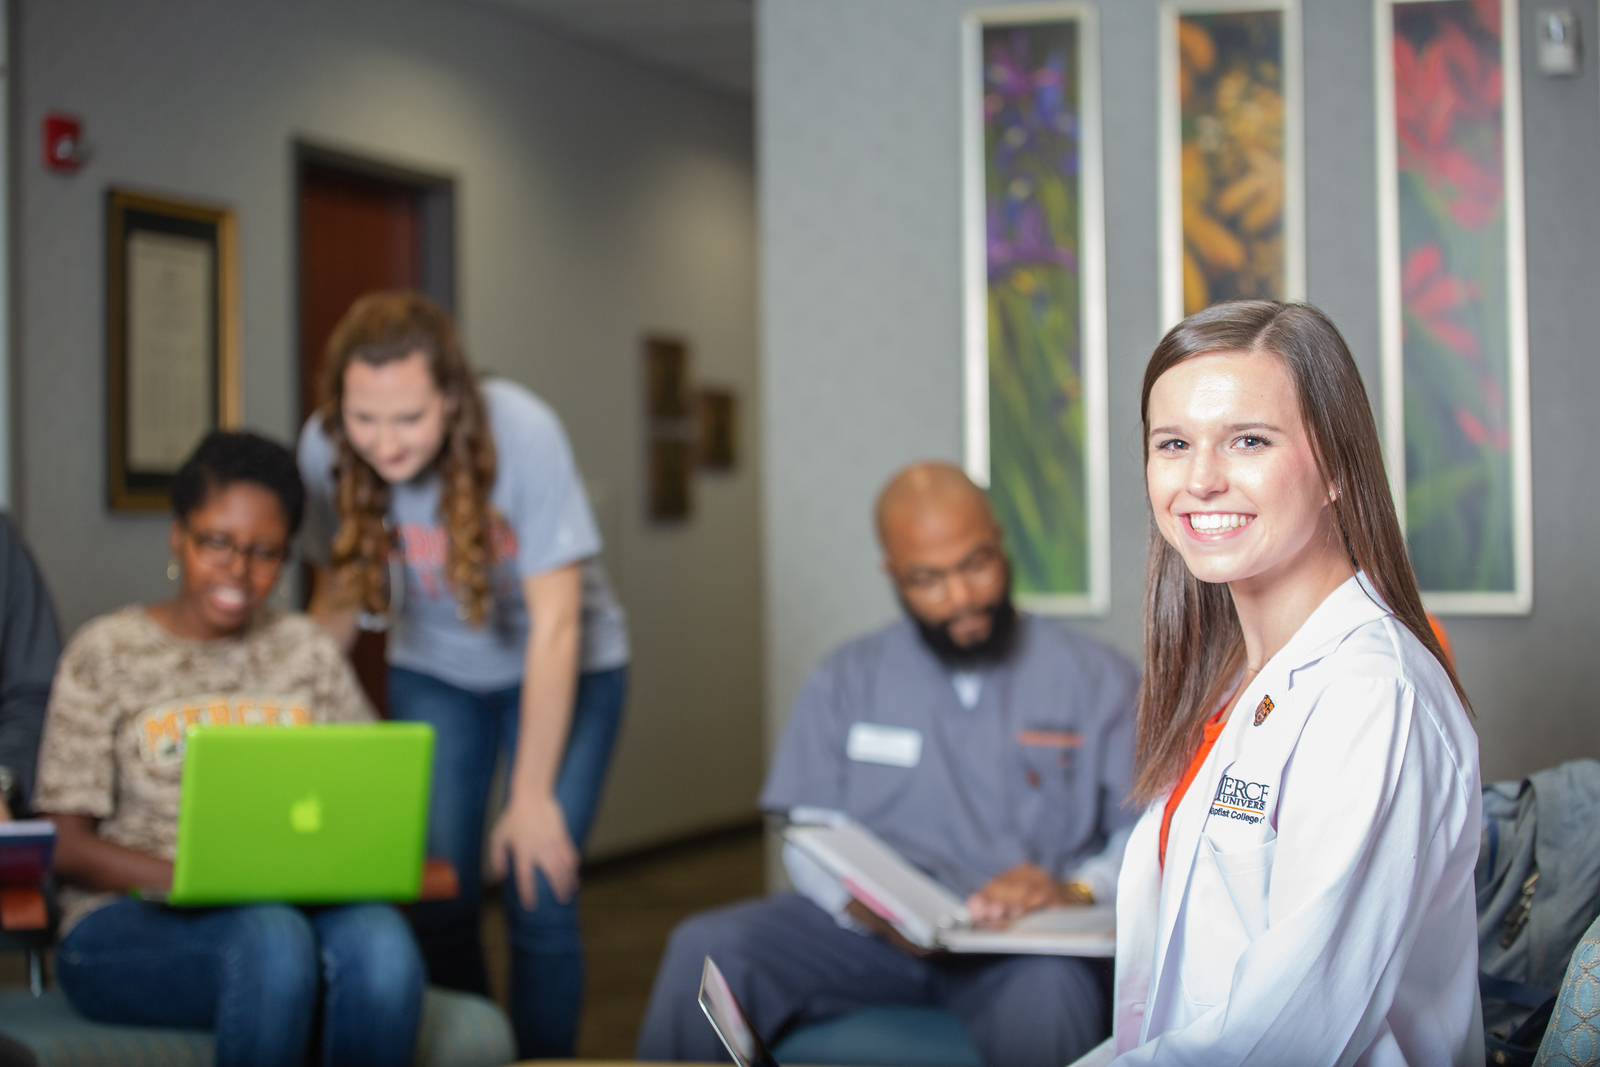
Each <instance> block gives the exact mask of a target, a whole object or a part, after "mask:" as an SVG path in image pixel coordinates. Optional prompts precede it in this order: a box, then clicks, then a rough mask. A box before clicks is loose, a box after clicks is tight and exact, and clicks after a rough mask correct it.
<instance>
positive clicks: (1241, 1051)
mask: <svg viewBox="0 0 1600 1067" xmlns="http://www.w3.org/2000/svg"><path fill="white" fill-rule="evenodd" d="M1376 601H1377V597H1376V596H1375V595H1372V594H1371V593H1370V588H1369V587H1368V586H1367V585H1366V584H1365V582H1364V580H1363V579H1362V578H1360V577H1357V578H1352V579H1350V580H1349V581H1348V582H1346V583H1345V584H1344V585H1342V586H1340V587H1339V588H1338V589H1337V590H1335V591H1334V592H1333V593H1332V594H1330V595H1329V596H1328V598H1327V599H1326V600H1325V601H1323V603H1322V604H1321V605H1320V606H1319V607H1318V608H1317V610H1316V611H1315V612H1313V613H1312V615H1311V617H1310V618H1309V619H1307V620H1306V622H1305V625H1303V626H1302V627H1301V628H1300V630H1299V631H1298V632H1297V633H1296V634H1295V635H1294V637H1293V638H1292V639H1291V640H1290V641H1289V643H1288V644H1287V645H1285V646H1284V648H1283V650H1282V651H1280V652H1279V653H1278V654H1277V655H1276V656H1274V657H1272V659H1271V660H1270V661H1269V662H1268V663H1267V664H1266V665H1265V666H1264V667H1263V668H1262V670H1261V673H1260V674H1259V675H1258V676H1257V677H1256V678H1255V680H1254V681H1253V682H1252V683H1251V684H1250V685H1249V687H1248V688H1247V689H1246V690H1245V693H1244V696H1243V699H1241V700H1240V701H1239V703H1238V704H1237V705H1236V707H1235V710H1234V712H1233V715H1232V716H1231V717H1230V718H1229V720H1228V722H1227V725H1226V726H1225V727H1224V728H1223V731H1222V734H1221V736H1220V737H1218V738H1217V743H1216V745H1215V746H1214V747H1213V748H1212V750H1211V754H1210V755H1209V757H1208V758H1207V759H1206V761H1205V763H1204V764H1203V765H1202V767H1201V768H1200V771H1199V773H1198V774H1197V775H1196V776H1195V779H1194V782H1193V783H1192V784H1191V785H1190V786H1189V789H1188V792H1187V793H1186V794H1185V796H1184V798H1183V800H1182V801H1181V802H1180V803H1179V805H1178V808H1177V810H1176V812H1175V813H1174V816H1173V820H1172V828H1171V831H1170V834H1169V837H1168V841H1167V858H1166V872H1165V876H1164V877H1163V873H1162V870H1161V868H1160V866H1159V863H1158V860H1157V838H1158V835H1159V833H1160V827H1161V813H1162V807H1163V804H1164V801H1157V802H1156V803H1155V804H1152V805H1151V806H1150V808H1149V809H1148V810H1147V811H1146V812H1145V813H1144V816H1143V818H1142V819H1141V820H1140V821H1139V823H1138V825H1137V826H1135V827H1134V831H1133V836H1132V838H1131V839H1130V841H1129V843H1128V849H1127V855H1126V858H1125V860H1124V862H1123V868H1122V877H1121V880H1120V882H1119V884H1118V887H1117V934H1118V941H1117V971H1116V994H1115V996H1116V1007H1115V1011H1116V1014H1115V1027H1114V1033H1113V1042H1114V1047H1115V1051H1116V1053H1117V1054H1118V1058H1117V1059H1116V1061H1115V1062H1116V1063H1117V1064H1119V1065H1124V1064H1126V1065H1132V1064H1143V1063H1149V1064H1204V1065H1214V1064H1224V1063H1226V1064H1262V1065H1267V1067H1301V1065H1313V1064H1341V1065H1342V1064H1373V1065H1380V1064H1381V1065H1389V1064H1396V1065H1399V1064H1412V1065H1414V1067H1425V1065H1433V1064H1458V1065H1459V1064H1472V1065H1477V1064H1482V1063H1483V1059H1484V1047H1483V1020H1482V1009H1481V1007H1480V1004H1479V1001H1478V980H1477V971H1478V941H1477V923H1476V911H1475V904H1474V895H1473V868H1474V866H1475V864H1476V863H1477V858H1478V840H1479V836H1480V822H1481V814H1480V812H1481V798H1480V795H1479V784H1478V742H1477V737H1476V735H1475V734H1474V733H1473V730H1472V726H1471V724H1470V723H1469V722H1468V720H1467V715H1466V712H1465V710H1464V709H1463V708H1462V706H1461V703H1460V701H1459V700H1458V699H1457V698H1456V695H1455V691H1454V689H1453V688H1452V687H1451V685H1450V680H1449V677H1448V676H1447V675H1446V674H1445V672H1444V671H1443V669H1442V668H1440V666H1439V664H1438V663H1437V662H1436V661H1435V660H1434V658H1433V656H1432V655H1430V654H1429V652H1428V651H1427V649H1426V648H1424V647H1423V645H1422V644H1421V642H1419V641H1417V640H1416V638H1415V637H1413V636H1412V634H1411V633H1410V631H1408V630H1407V629H1406V628H1405V626H1404V625H1402V624H1401V623H1400V622H1399V621H1398V620H1396V619H1395V618H1394V617H1393V616H1391V615H1390V614H1389V613H1388V611H1387V610H1386V609H1384V608H1383V607H1382V606H1381V605H1380V604H1379V603H1377V602H1376ZM1263 697H1270V699H1271V703H1272V708H1271V710H1270V711H1266V707H1265V705H1264V704H1262V703H1261V701H1262V698H1263ZM1262 711H1266V714H1265V716H1264V717H1260V713H1261V712H1262ZM1258 717H1260V722H1259V724H1258V723H1257V719H1258Z"/></svg>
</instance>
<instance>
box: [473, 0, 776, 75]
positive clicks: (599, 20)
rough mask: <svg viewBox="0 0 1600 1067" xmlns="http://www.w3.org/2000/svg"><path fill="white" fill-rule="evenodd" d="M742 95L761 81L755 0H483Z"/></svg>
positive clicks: (560, 30) (567, 33)
mask: <svg viewBox="0 0 1600 1067" xmlns="http://www.w3.org/2000/svg"><path fill="white" fill-rule="evenodd" d="M481 2H483V3H488V4H493V5H494V6H496V7H500V8H505V9H508V10H512V11H516V12H519V13H521V14H524V15H527V16H528V17H529V18H531V19H534V20H535V21H538V22H540V23H543V24H544V25H545V26H547V27H548V28H550V29H553V30H555V31H556V32H558V33H561V34H564V35H566V36H568V37H574V38H578V39H580V40H583V41H587V42H588V43H590V44H593V45H596V46H598V47H600V48H604V49H606V50H608V51H610V52H614V53H618V54H621V55H624V56H627V57H628V58H630V59H634V60H637V61H639V62H641V63H646V64H648V65H650V66H652V67H656V68H657V69H659V70H664V71H667V72H670V73H673V74H677V75H679V76H682V77H685V78H688V79H690V80H692V81H695V82H698V83H699V84H701V85H704V86H708V87H710V88H713V89H717V90H719V91H721V92H724V93H729V94H732V95H735V96H742V97H749V96H750V95H751V94H752V92H753V89H754V85H755V16H754V12H753V7H754V5H753V2H752V0H481Z"/></svg>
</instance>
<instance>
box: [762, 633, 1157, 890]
mask: <svg viewBox="0 0 1600 1067" xmlns="http://www.w3.org/2000/svg"><path fill="white" fill-rule="evenodd" d="M982 674H983V680H982V686H981V688H979V690H978V692H977V696H976V700H975V701H974V704H973V706H972V707H971V708H967V707H963V703H964V702H963V700H962V699H961V697H960V696H959V695H958V693H957V690H956V687H955V686H954V685H953V684H952V682H951V675H950V672H949V671H948V670H947V669H946V668H945V667H944V666H943V665H942V664H941V663H940V662H939V661H938V660H937V659H936V658H935V657H934V655H933V654H932V653H931V652H930V651H929V650H928V649H927V647H926V646H925V645H924V644H923V643H922V640H921V638H919V637H918V636H917V632H916V629H915V628H914V627H913V626H912V625H911V623H910V622H908V621H906V620H901V621H899V622H896V623H893V624H892V625H890V626H888V627H886V628H885V629H882V630H879V631H878V632H876V633H872V634H868V635H866V636H865V637H860V638H857V639H856V640H854V641H851V642H849V643H847V644H845V645H844V646H843V647H842V648H840V649H839V650H838V651H836V652H834V653H833V654H832V655H830V656H829V657H828V658H827V659H825V660H824V661H823V662H822V663H821V664H820V665H819V666H818V667H817V669H816V670H814V671H813V672H812V673H811V676H810V677H809V678H808V679H807V680H806V683H805V686H804V687H803V688H802V689H801V692H800V696H799V698H798V699H797V700H796V701H795V705H794V709H793V710H792V711H791V712H790V714H789V721H788V723H787V724H786V725H785V726H784V730H783V736H782V738H781V739H780V740H779V742H778V749H777V752H776V754H775V755H774V756H773V760H772V768H771V770H770V771H769V772H768V774H767V782H766V786H765V788H764V789H763V790H762V791H761V801H760V803H761V807H762V809H763V810H765V811H769V812H774V813H778V814H782V813H787V812H789V811H790V810H792V809H794V808H797V807H816V808H830V809H833V810H836V811H843V812H845V813H846V814H848V815H849V816H851V817H852V818H853V819H855V820H856V821H857V822H859V823H861V824H862V825H864V826H866V827H867V829H869V830H871V831H872V832H873V833H875V834H877V835H878V836H879V837H881V838H883V839H884V841H886V842H888V843H889V844H890V845H892V846H893V847H894V848H895V849H896V850H897V851H898V852H899V853H900V854H901V855H902V856H904V857H905V858H906V859H907V860H909V861H910V862H911V863H913V864H915V865H916V866H917V867H920V868H921V869H922V870H924V871H926V872H927V873H928V874H930V875H932V876H933V877H934V878H936V879H937V880H938V881H940V882H942V883H943V884H944V885H945V886H947V887H948V888H950V889H951V890H953V891H955V892H956V893H958V894H960V895H962V896H965V895H967V894H968V893H971V892H974V891H975V890H977V889H979V888H981V887H982V886H983V885H984V884H985V883H986V882H988V881H989V879H991V878H993V877H994V876H995V875H997V874H999V873H1000V872H1002V871H1005V870H1009V869H1010V868H1012V867H1015V866H1016V865H1018V864H1020V863H1034V864H1037V865H1038V866H1040V867H1042V868H1044V869H1045V870H1046V871H1048V872H1050V874H1052V875H1053V876H1055V877H1056V878H1066V877H1068V876H1069V875H1071V874H1072V873H1073V872H1074V871H1075V870H1076V869H1077V868H1078V867H1079V865H1080V864H1082V863H1083V862H1085V861H1086V860H1088V859H1090V858H1091V857H1093V856H1096V855H1098V854H1099V853H1101V851H1102V850H1104V849H1105V848H1106V846H1107V843H1108V841H1109V840H1110V838H1111V837H1112V835H1113V834H1114V833H1116V832H1117V831H1119V830H1121V829H1123V828H1124V827H1126V826H1129V825H1131V824H1132V823H1133V822H1134V821H1136V820H1137V819H1138V817H1139V812H1138V811H1137V810H1135V809H1133V808H1130V807H1126V806H1124V803H1123V802H1124V800H1125V798H1126V797H1127V795H1128V791H1129V789H1130V787H1131V786H1132V784H1133V719H1134V695H1135V692H1136V690H1137V689H1138V684H1139V675H1138V672H1137V671H1136V670H1134V668H1133V666H1132V665H1131V664H1130V663H1129V662H1128V661H1127V660H1125V659H1124V658H1123V657H1122V656H1120V655H1119V654H1117V653H1116V652H1114V651H1112V650H1111V649H1109V648H1107V647H1105V646H1104V645H1101V644H1099V643H1097V642H1095V641H1092V640H1090V639H1089V638H1087V637H1083V636H1081V635H1079V634H1076V633H1073V632H1072V631H1071V630H1068V629H1067V628H1066V627H1065V626H1062V625H1060V624H1059V623H1056V622H1053V621H1051V620H1048V619H1041V618H1037V617H1035V616H1030V615H1023V616H1022V617H1021V618H1020V619H1019V620H1018V633H1017V645H1016V648H1015V650H1014V652H1013V653H1012V655H1011V656H1010V657H1009V658H1008V659H1007V661H1006V662H1004V663H1002V664H1000V665H998V666H995V667H992V668H988V669H986V670H984V671H983V672H982ZM1119 855H1120V854H1119Z"/></svg>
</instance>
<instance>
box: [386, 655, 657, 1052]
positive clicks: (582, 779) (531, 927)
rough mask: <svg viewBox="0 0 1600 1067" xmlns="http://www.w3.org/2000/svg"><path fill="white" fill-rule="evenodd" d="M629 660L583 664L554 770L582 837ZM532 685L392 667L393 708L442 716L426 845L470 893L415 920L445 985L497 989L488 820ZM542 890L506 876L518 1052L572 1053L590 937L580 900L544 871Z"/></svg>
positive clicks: (423, 718)
mask: <svg viewBox="0 0 1600 1067" xmlns="http://www.w3.org/2000/svg"><path fill="white" fill-rule="evenodd" d="M627 676H628V672H627V669H626V668H623V667H619V668H617V669H616V670H609V671H592V672H589V673H585V674H580V675H579V676H578V686H577V693H576V696H575V698H574V700H573V708H572V727H571V729H570V731H569V732H568V735H567V749H566V752H565V753H564V754H563V755H562V758H561V769H560V771H559V772H558V774H557V776H556V801H557V802H558V803H559V804H560V805H561V810H562V813H563V814H564V815H565V816H566V819H567V832H568V833H570V834H571V835H572V842H573V844H575V845H576V846H577V847H578V848H579V849H582V848H583V842H584V839H585V838H586V837H588V835H589V824H590V823H591V822H592V821H593V819H594V809H595V805H596V803H597V802H598V801H599V799H600V786H601V785H602V784H603V783H604V781H605V776H606V767H607V765H608V764H609V763H610V762H611V746H612V743H613V742H614V741H615V740H616V736H617V726H618V724H619V723H620V722H621V719H622V704H623V698H624V696H625V695H626V691H627ZM521 697H522V687H521V686H513V687H511V688H509V689H498V690H495V691H493V692H488V693H478V692H473V691H472V690H468V689H461V688H458V687H456V686H453V685H451V684H449V683H448V682H444V681H441V680H439V679H438V678H434V677H433V676H431V675H427V674H420V673H418V672H416V671H410V670H406V669H405V668H403V667H390V668H389V715H390V717H391V718H394V719H397V720H400V721H403V722H425V723H429V724H430V725H432V726H433V729H434V743H433V791H432V793H431V796H430V799H429V802H428V854H429V855H430V856H440V857H443V858H444V859H447V860H449V861H450V862H451V863H452V864H454V865H455V868H456V874H457V875H458V876H459V877H460V879H461V895H460V896H459V897H457V898H456V899H455V900H448V901H439V902H437V903H429V904H418V905H416V906H415V907H413V908H412V909H411V925H412V928H413V929H414V930H415V931H416V934H417V941H418V943H419V944H420V945H421V946H422V955H423V958H424V959H425V960H427V963H428V976H429V978H430V980H431V981H432V982H433V983H434V984H435V985H442V986H445V987H447V988H450V989H462V990H466V991H467V992H470V993H487V992H488V990H489V982H488V976H487V974H486V972H485V970H484V964H483V941H482V934H481V928H480V913H481V907H482V903H483V828H484V819H485V815H486V813H487V808H488V802H489V784H490V779H491V778H492V777H493V776H494V768H495V762H496V760H497V758H498V757H499V756H500V755H501V754H502V753H504V754H505V755H506V757H507V758H508V759H509V758H510V755H511V753H513V752H514V751H516V746H517V723H518V716H519V714H520V712H521ZM537 888H538V893H539V898H538V902H537V903H536V904H535V906H534V907H533V908H531V909H528V908H524V907H523V906H522V904H521V902H520V901H519V900H518V899H517V891H516V886H515V883H514V881H513V880H512V879H510V878H507V879H506V881H505V885H504V886H502V892H501V899H502V900H503V901H504V902H505V915H506V929H507V932H508V935H509V937H510V941H511V1024H512V1029H514V1030H515V1031H516V1035H517V1055H518V1056H519V1057H521V1058H531V1057H536V1056H537V1057H570V1056H571V1055H572V1053H573V1047H574V1045H575V1044H576V1042H577V1036H578V1012H579V1009H580V1008H581V1007H582V1006H583V940H582V937H581V935H580V934H579V931H578V901H577V897H576V896H574V897H573V899H572V900H570V901H568V902H567V903H565V904H563V903H561V902H560V901H558V900H556V899H555V895H554V894H553V893H552V892H551V891H550V885H549V883H548V882H546V881H545V878H544V875H543V874H542V873H541V874H539V875H538V878H537Z"/></svg>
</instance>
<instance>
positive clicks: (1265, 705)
mask: <svg viewBox="0 0 1600 1067" xmlns="http://www.w3.org/2000/svg"><path fill="white" fill-rule="evenodd" d="M1271 714H1272V698H1271V697H1269V696H1264V697H1262V698H1261V703H1259V704H1257V705H1256V725H1257V726H1260V725H1261V724H1262V723H1264V722H1266V721H1267V716H1268V715H1271Z"/></svg>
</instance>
